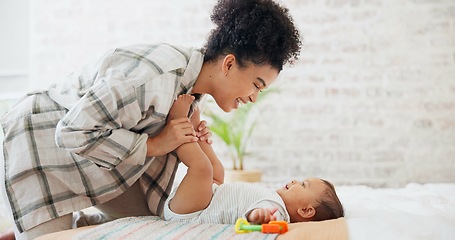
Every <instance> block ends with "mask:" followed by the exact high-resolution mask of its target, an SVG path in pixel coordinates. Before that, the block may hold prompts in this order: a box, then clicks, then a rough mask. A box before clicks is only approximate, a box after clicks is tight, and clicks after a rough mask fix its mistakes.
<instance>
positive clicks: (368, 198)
mask: <svg viewBox="0 0 455 240" xmlns="http://www.w3.org/2000/svg"><path fill="white" fill-rule="evenodd" d="M337 191H338V193H339V197H340V199H341V201H342V202H343V205H344V208H345V211H346V220H347V223H348V230H349V235H350V240H364V239H370V240H374V239H378V240H382V239H400V240H408V239H409V240H428V239H438V240H451V239H455V184H424V185H420V184H408V185H407V186H406V187H404V188H397V189H391V188H378V189H374V188H370V187H365V186H342V187H338V188H337Z"/></svg>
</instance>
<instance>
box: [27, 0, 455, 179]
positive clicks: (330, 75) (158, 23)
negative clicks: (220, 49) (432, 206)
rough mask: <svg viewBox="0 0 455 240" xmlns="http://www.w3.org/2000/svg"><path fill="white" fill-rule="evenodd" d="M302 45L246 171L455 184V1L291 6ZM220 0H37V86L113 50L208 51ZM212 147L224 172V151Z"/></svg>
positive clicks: (256, 137)
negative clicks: (138, 46) (171, 47)
mask: <svg viewBox="0 0 455 240" xmlns="http://www.w3.org/2000/svg"><path fill="white" fill-rule="evenodd" d="M282 2H283V4H284V5H286V6H288V7H289V9H290V11H291V13H292V15H293V16H294V19H295V22H296V24H297V26H298V27H299V28H300V29H301V32H302V34H303V37H304V48H303V49H302V55H301V59H300V61H298V62H297V64H296V65H295V66H293V67H292V68H289V67H287V68H285V70H284V71H283V72H282V74H281V76H280V79H279V80H278V81H277V83H276V84H275V87H277V88H279V89H281V91H280V92H279V93H276V94H273V95H271V96H270V97H268V98H267V99H265V100H264V102H263V103H262V104H261V105H258V108H260V109H261V115H260V117H261V121H260V122H259V123H258V125H257V127H256V131H255V132H254V133H253V138H252V142H251V145H250V148H249V149H250V151H251V155H250V156H249V159H247V162H246V167H247V168H254V167H259V168H261V169H263V170H264V171H265V177H266V178H267V179H272V180H288V179H289V177H295V178H301V177H304V176H319V177H324V178H327V179H329V180H332V181H333V182H334V183H336V184H369V185H372V186H400V185H403V184H406V183H408V182H455V174H453V173H454V172H455V2H454V1H451V0H439V1H436V0H435V1H425V0H402V1H394V0H369V1H361V0H326V1H316V0H286V1H285V0H283V1H282ZM213 4H214V1H212V0H197V1H178V0H169V1H146V0H134V1H120V0H114V1H107V0H81V1H50V0H35V1H31V5H32V6H31V13H32V16H31V17H32V30H31V38H32V39H31V52H32V54H31V64H30V67H31V79H32V83H31V86H32V87H33V88H36V87H43V86H46V85H48V84H49V83H52V82H56V81H59V80H61V79H62V77H63V76H65V75H66V74H68V73H70V72H71V71H73V70H74V69H75V68H77V67H80V66H82V65H83V64H84V63H86V62H87V61H90V60H91V59H94V58H95V57H97V56H99V55H101V54H102V53H104V52H105V51H106V50H108V49H110V48H112V47H116V46H122V45H127V44H133V43H143V42H170V43H175V44H181V45H189V46H201V45H203V43H204V41H205V37H206V36H207V34H208V32H209V31H210V29H211V28H212V24H211V23H210V19H209V11H210V9H211V7H212V6H213ZM214 146H215V148H216V149H217V151H218V152H219V153H220V156H221V157H222V158H223V159H226V161H225V163H226V167H229V166H230V161H229V160H228V158H227V155H226V153H225V151H224V150H225V148H224V147H223V146H222V145H220V144H218V143H215V145H214Z"/></svg>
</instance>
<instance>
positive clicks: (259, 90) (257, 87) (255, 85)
mask: <svg viewBox="0 0 455 240" xmlns="http://www.w3.org/2000/svg"><path fill="white" fill-rule="evenodd" d="M254 86H255V87H256V88H257V89H258V90H259V92H262V90H261V89H260V88H259V86H258V85H257V84H254Z"/></svg>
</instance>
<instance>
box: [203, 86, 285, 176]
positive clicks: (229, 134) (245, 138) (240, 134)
mask: <svg viewBox="0 0 455 240" xmlns="http://www.w3.org/2000/svg"><path fill="white" fill-rule="evenodd" d="M276 91H277V90H276V89H269V90H267V91H264V92H263V93H261V94H259V96H258V99H257V101H256V103H254V104H253V103H248V104H245V105H243V106H241V107H240V108H239V109H237V110H235V111H233V112H231V113H224V112H222V113H215V112H214V111H213V110H211V109H210V108H207V109H206V110H204V115H205V116H207V117H208V118H209V119H210V120H211V123H210V130H211V131H212V133H213V134H215V135H217V136H218V137H219V138H220V139H221V140H222V141H223V142H224V143H225V144H226V145H227V147H228V149H229V154H230V157H231V159H232V163H233V169H234V170H243V161H244V159H245V156H246V155H247V146H248V144H249V141H250V138H251V134H252V133H253V130H254V128H255V127H256V123H257V120H258V116H259V115H258V114H256V115H253V110H254V108H255V107H256V106H258V104H260V102H261V101H262V100H263V99H264V98H265V97H266V96H267V95H269V94H270V93H272V92H276ZM255 113H257V112H255Z"/></svg>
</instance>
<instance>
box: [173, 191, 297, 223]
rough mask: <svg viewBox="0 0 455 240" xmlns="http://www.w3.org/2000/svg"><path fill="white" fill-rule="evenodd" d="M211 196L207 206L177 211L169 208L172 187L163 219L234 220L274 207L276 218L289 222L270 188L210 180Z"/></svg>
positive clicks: (209, 221) (279, 199)
mask: <svg viewBox="0 0 455 240" xmlns="http://www.w3.org/2000/svg"><path fill="white" fill-rule="evenodd" d="M212 189H213V197H212V200H211V202H210V204H209V206H208V207H207V208H206V209H204V210H201V211H197V212H194V213H189V214H177V213H174V212H172V211H171V209H169V201H171V200H172V198H173V197H174V195H175V192H176V190H177V189H174V191H172V193H171V195H170V196H169V198H168V199H167V201H166V203H165V205H164V219H165V220H168V221H181V222H194V223H222V224H235V222H236V221H237V219H238V218H240V217H244V218H247V216H248V214H249V213H250V212H251V211H252V210H253V209H255V208H273V207H278V211H276V213H275V216H276V218H277V220H279V221H286V222H289V219H290V218H289V214H288V213H287V211H286V207H285V205H284V202H283V200H282V199H281V197H280V196H279V195H278V193H277V192H276V191H275V190H273V189H268V188H265V187H263V186H260V185H257V184H252V183H226V184H222V185H217V184H213V186H212Z"/></svg>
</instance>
